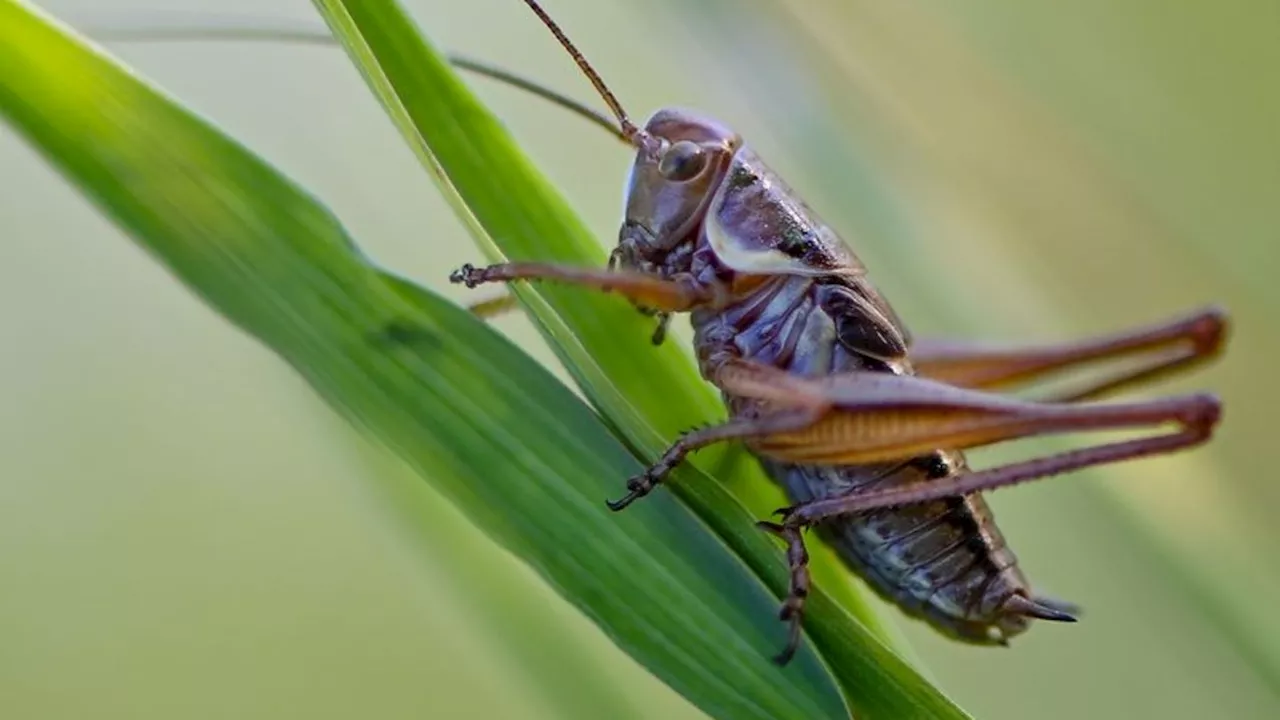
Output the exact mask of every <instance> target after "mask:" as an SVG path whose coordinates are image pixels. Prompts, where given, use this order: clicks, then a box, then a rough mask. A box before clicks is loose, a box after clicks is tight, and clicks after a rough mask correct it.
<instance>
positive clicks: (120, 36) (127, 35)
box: [88, 16, 633, 144]
mask: <svg viewBox="0 0 1280 720" xmlns="http://www.w3.org/2000/svg"><path fill="white" fill-rule="evenodd" d="M153 20H154V19H153ZM88 34H89V35H92V36H96V37H99V38H102V39H105V40H116V41H120V42H173V41H181V40H237V41H243V42H254V41H261V42H283V43H297V44H301V45H318V46H322V47H336V46H337V45H338V40H337V38H335V37H334V36H333V35H332V34H331V33H330V32H329V31H328V29H327V28H325V27H323V26H320V27H316V28H311V27H305V26H300V25H299V24H297V23H293V22H272V21H269V20H265V19H252V20H248V19H238V18H236V19H232V18H227V17H220V16H215V17H203V18H201V21H200V22H198V23H191V22H189V18H185V17H184V19H180V20H177V21H172V22H163V21H162V22H159V23H155V22H152V23H150V24H148V23H142V22H132V21H130V22H125V23H109V24H97V25H95V26H94V27H91V28H89V31H88ZM446 58H447V59H448V61H449V63H450V64H451V65H453V66H454V67H456V68H458V69H460V70H466V71H468V72H473V73H475V74H477V75H481V76H483V77H487V78H489V79H490V80H496V81H497V82H500V83H503V84H505V85H510V86H512V87H514V88H518V89H520V90H524V91H525V92H528V93H532V94H533V95H536V96H538V97H540V98H542V99H543V100H547V101H549V102H551V103H554V104H556V105H559V106H560V107H562V108H564V109H565V110H568V111H569V112H571V113H573V114H575V115H577V116H579V117H581V118H583V119H584V120H587V121H588V122H590V123H592V124H595V125H598V126H599V127H602V128H604V129H605V130H607V131H608V132H609V134H610V135H613V136H614V137H616V138H618V139H620V140H622V141H623V142H625V143H628V144H631V143H632V142H633V141H632V139H631V138H630V137H628V136H627V135H626V134H624V132H623V130H621V129H619V128H618V126H617V125H616V124H615V123H614V121H613V120H612V119H611V118H610V117H609V116H607V115H605V114H603V113H600V112H597V111H595V110H592V109H591V108H589V107H587V106H586V105H584V104H582V103H580V102H578V101H577V100H574V99H572V98H570V97H567V96H565V95H561V94H560V93H558V92H556V91H555V90H552V89H550V88H548V87H545V86H542V85H539V84H538V83H536V82H534V81H532V80H529V79H527V78H523V77H520V76H519V75H516V74H515V73H512V72H508V71H506V70H503V69H502V68H500V67H497V66H495V65H490V64H488V63H485V62H482V61H480V60H476V59H473V58H469V57H466V56H465V55H459V54H457V53H448V54H447V55H446Z"/></svg>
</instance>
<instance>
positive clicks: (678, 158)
mask: <svg viewBox="0 0 1280 720" xmlns="http://www.w3.org/2000/svg"><path fill="white" fill-rule="evenodd" d="M706 165H707V154H706V152H704V151H703V149H702V146H701V145H699V144H698V143H695V142H690V141H688V140H681V141H680V142H678V143H676V144H674V145H672V146H671V147H669V148H667V151H666V152H665V153H663V154H662V159H661V160H659V161H658V172H660V173H662V177H664V178H666V179H668V180H673V181H675V182H683V181H686V180H692V179H693V178H695V177H697V176H698V174H699V173H701V172H702V169H703V168H704V167H706Z"/></svg>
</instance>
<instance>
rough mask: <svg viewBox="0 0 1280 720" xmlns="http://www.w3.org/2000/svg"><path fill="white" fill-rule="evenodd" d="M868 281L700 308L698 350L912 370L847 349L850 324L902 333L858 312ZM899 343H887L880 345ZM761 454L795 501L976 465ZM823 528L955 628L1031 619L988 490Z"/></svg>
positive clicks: (906, 604)
mask: <svg viewBox="0 0 1280 720" xmlns="http://www.w3.org/2000/svg"><path fill="white" fill-rule="evenodd" d="M859 282H860V281H858V280H854V279H840V280H830V279H828V280H814V279H811V278H805V277H799V276H791V277H785V276H784V277H779V278H777V279H775V280H773V281H771V282H769V283H767V284H765V285H763V286H761V287H760V289H759V290H757V291H756V292H754V293H753V294H752V295H751V296H750V297H746V298H743V300H742V301H741V302H739V303H738V304H736V306H735V307H733V308H730V309H727V310H725V311H722V312H715V313H711V312H703V313H695V315H694V318H693V320H694V328H695V332H696V343H697V345H698V347H699V355H700V356H701V357H702V358H703V359H704V361H705V360H709V359H710V358H712V357H714V356H717V355H722V354H724V353H728V354H732V355H734V356H737V357H741V358H744V359H747V360H753V361H755V362H759V363H763V364H768V365H771V366H774V367H778V368H781V369H785V370H788V371H790V372H795V373H798V374H802V375H811V376H812V375H825V374H829V373H840V372H853V371H863V372H891V373H903V374H909V373H911V372H912V370H911V368H910V366H909V365H908V364H907V363H906V362H905V361H897V362H893V361H884V360H879V359H875V358H873V357H869V356H867V355H865V354H860V353H857V352H853V351H851V350H850V349H849V348H848V347H847V346H846V345H847V343H848V342H849V340H848V333H842V332H841V327H842V326H844V325H847V324H849V323H862V324H864V325H867V326H868V327H871V326H876V327H878V328H879V330H880V331H881V334H886V333H887V334H891V335H893V336H894V338H896V339H898V340H900V337H899V329H898V328H896V326H895V324H894V323H893V322H892V321H891V320H886V319H885V318H884V317H883V315H882V314H881V313H878V312H870V314H869V315H866V316H864V315H861V314H857V308H858V307H860V306H861V307H865V303H863V304H861V305H860V304H859V303H850V302H843V301H845V300H849V299H851V298H852V299H857V298H862V297H866V296H867V293H868V288H865V287H862V286H861V285H859V284H858V283H859ZM833 298H835V299H839V300H842V302H833V301H832V300H833ZM873 309H874V308H873ZM851 313H853V314H852V315H851ZM873 318H874V319H875V322H873V321H872V320H873ZM842 338H843V339H842ZM894 338H890V340H893V339H894ZM895 342H896V340H895ZM893 344H894V342H888V341H887V340H886V341H885V342H883V343H876V344H874V345H873V349H876V348H881V347H884V346H891V345H893ZM725 400H726V401H727V402H728V404H729V407H730V411H731V412H732V413H734V414H737V413H740V412H750V407H749V405H748V404H744V403H743V402H742V401H740V400H738V399H736V398H733V397H726V398H725ZM761 463H762V464H763V465H764V467H765V470H766V471H767V472H768V473H769V474H770V476H771V477H772V478H773V479H774V480H775V481H777V482H778V483H779V484H780V485H782V487H783V488H784V489H785V491H786V493H787V495H788V496H789V498H790V500H791V501H792V502H793V503H802V502H806V501H809V500H814V499H820V498H825V497H831V496H835V495H842V494H846V493H849V492H856V491H858V490H866V489H871V488H872V487H881V488H883V487H886V486H889V485H893V484H901V483H912V482H928V481H929V480H931V479H938V478H941V477H946V476H948V475H951V474H954V473H956V472H963V471H964V470H965V469H966V468H965V460H964V456H963V455H962V454H961V453H959V452H946V451H939V452H937V453H934V454H933V455H928V456H925V457H921V458H915V459H910V458H908V459H904V460H903V461H902V462H895V463H888V464H878V465H847V466H817V465H793V464H788V463H780V462H776V461H771V460H768V459H767V458H761ZM816 530H817V532H818V533H819V534H820V536H821V537H822V538H823V539H824V540H825V541H826V542H828V543H829V544H830V545H831V546H832V547H833V548H834V549H835V550H836V552H837V554H838V555H839V556H840V558H841V560H842V561H843V562H844V563H845V564H846V565H848V566H849V568H850V569H851V570H853V571H854V572H856V573H857V574H858V575H860V576H861V577H862V578H863V579H864V580H865V581H866V582H867V583H868V584H869V585H871V587H872V588H874V589H875V590H876V591H877V592H878V593H879V594H880V595H881V596H882V597H884V598H885V599H887V600H889V601H890V602H893V603H894V604H896V605H898V606H899V607H901V608H902V609H903V611H905V612H907V613H908V614H911V615H913V616H915V617H918V618H921V619H923V620H925V621H927V622H929V623H930V624H931V625H933V626H934V627H936V628H937V629H938V630H940V631H942V632H944V633H946V634H947V635H950V636H952V637H955V638H957V639H962V640H966V641H969V642H975V643H982V644H992V643H1003V642H1004V641H1005V640H1007V638H1009V637H1011V636H1012V635H1016V634H1018V633H1020V632H1022V631H1023V630H1024V629H1025V628H1026V627H1027V621H1026V618H1025V617H1023V616H1022V615H1019V614H1017V613H1011V612H1009V611H1008V610H1007V609H1006V608H1005V607H1004V603H1005V602H1006V601H1007V600H1008V599H1009V598H1010V597H1012V596H1014V595H1022V596H1027V597H1030V596H1031V592H1030V589H1029V588H1028V587H1027V582H1026V580H1025V578H1024V577H1023V576H1022V573H1021V572H1020V571H1019V570H1018V568H1017V560H1016V558H1015V557H1014V555H1013V553H1012V552H1011V551H1010V550H1009V549H1008V548H1007V547H1006V545H1005V541H1004V538H1003V536H1002V535H1001V534H1000V531H999V529H998V528H997V527H996V526H995V522H994V520H993V519H992V516H991V512H990V510H989V509H988V508H987V505H986V503H985V502H984V501H983V500H982V499H981V498H980V497H970V498H955V499H948V500H941V501H936V502H931V503H925V504H920V505H911V506H907V507H901V508H893V509H885V510H874V511H869V512H862V513H857V514H853V515H847V516H841V517H837V518H834V519H831V520H829V521H826V522H823V523H821V524H819V525H818V526H817V528H816Z"/></svg>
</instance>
